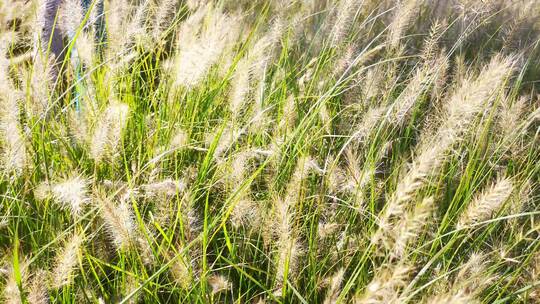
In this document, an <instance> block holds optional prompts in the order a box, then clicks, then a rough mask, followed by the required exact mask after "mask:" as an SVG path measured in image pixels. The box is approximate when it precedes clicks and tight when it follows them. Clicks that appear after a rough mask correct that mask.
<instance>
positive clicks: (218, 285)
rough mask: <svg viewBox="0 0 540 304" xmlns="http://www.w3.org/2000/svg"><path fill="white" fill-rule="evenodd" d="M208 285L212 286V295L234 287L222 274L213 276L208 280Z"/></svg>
mask: <svg viewBox="0 0 540 304" xmlns="http://www.w3.org/2000/svg"><path fill="white" fill-rule="evenodd" d="M208 284H210V288H212V294H217V293H220V292H226V291H227V290H229V289H231V287H232V284H231V282H230V281H229V280H228V279H227V278H226V277H225V276H224V275H221V274H214V275H211V276H210V277H209V278H208Z"/></svg>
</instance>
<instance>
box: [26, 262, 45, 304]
mask: <svg viewBox="0 0 540 304" xmlns="http://www.w3.org/2000/svg"><path fill="white" fill-rule="evenodd" d="M47 274H48V273H47V272H46V271H45V270H43V269H38V270H37V271H34V273H33V274H32V278H31V279H30V284H29V286H28V295H27V296H26V299H27V300H28V303H30V304H47V303H49V295H48V291H47V285H46V284H44V282H47Z"/></svg>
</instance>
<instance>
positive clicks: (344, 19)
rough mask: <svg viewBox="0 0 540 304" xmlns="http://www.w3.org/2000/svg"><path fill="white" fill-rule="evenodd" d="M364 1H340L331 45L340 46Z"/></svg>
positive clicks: (331, 36)
mask: <svg viewBox="0 0 540 304" xmlns="http://www.w3.org/2000/svg"><path fill="white" fill-rule="evenodd" d="M361 3H362V1H355V0H342V1H339V3H338V4H337V6H336V8H335V10H336V13H335V17H334V18H335V21H334V23H333V26H332V30H331V32H330V45H331V46H332V47H337V46H339V45H340V44H341V43H342V42H343V39H344V37H345V36H346V35H347V32H348V30H349V27H350V24H351V22H352V21H353V20H352V19H353V18H354V15H355V14H356V12H357V10H358V8H359V7H358V6H359V5H361Z"/></svg>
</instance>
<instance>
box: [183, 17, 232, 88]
mask: <svg viewBox="0 0 540 304" xmlns="http://www.w3.org/2000/svg"><path fill="white" fill-rule="evenodd" d="M200 10H204V11H205V12H206V20H207V22H208V24H197V28H195V29H189V32H187V33H186V31H180V34H179V37H178V42H177V45H178V52H177V55H176V57H175V66H174V84H175V86H184V87H187V88H192V87H194V86H196V85H197V84H198V83H199V82H200V81H201V80H202V79H203V78H204V77H205V76H206V74H207V73H208V71H209V70H210V68H211V67H212V66H213V65H214V64H215V63H216V62H217V61H218V60H219V57H220V56H221V54H222V53H223V52H224V51H225V49H226V48H227V47H229V45H230V44H231V43H232V42H233V41H234V39H235V38H236V36H237V34H238V31H239V27H240V24H239V21H238V17H231V16H227V15H225V14H223V13H221V12H220V11H219V10H217V9H214V8H211V7H210V8H207V7H203V8H200ZM194 14H197V12H196V13H194ZM187 26H191V25H187ZM187 26H186V27H187ZM184 28H185V27H184Z"/></svg>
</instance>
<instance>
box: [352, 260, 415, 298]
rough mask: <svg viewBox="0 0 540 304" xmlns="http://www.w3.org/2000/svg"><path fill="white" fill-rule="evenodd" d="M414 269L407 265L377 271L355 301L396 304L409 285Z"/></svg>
mask: <svg viewBox="0 0 540 304" xmlns="http://www.w3.org/2000/svg"><path fill="white" fill-rule="evenodd" d="M411 271H412V268H411V267H410V266H408V265H405V264H398V265H389V266H386V267H385V268H381V269H378V270H376V271H375V276H374V278H373V279H372V280H371V283H369V284H368V285H367V287H366V289H365V291H364V292H363V294H360V295H358V296H357V297H356V298H355V299H354V303H356V304H371V303H395V301H396V300H397V299H398V298H399V293H400V290H401V289H402V288H403V287H404V286H405V284H406V283H408V278H409V276H410V274H411Z"/></svg>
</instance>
